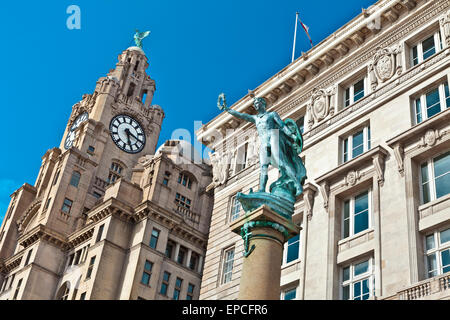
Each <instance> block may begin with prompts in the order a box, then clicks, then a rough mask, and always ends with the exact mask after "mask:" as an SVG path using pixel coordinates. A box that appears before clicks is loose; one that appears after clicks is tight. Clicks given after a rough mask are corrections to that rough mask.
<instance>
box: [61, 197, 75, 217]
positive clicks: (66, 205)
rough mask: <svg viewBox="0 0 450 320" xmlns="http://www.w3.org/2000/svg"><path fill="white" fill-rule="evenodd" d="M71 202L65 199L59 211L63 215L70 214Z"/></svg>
mask: <svg viewBox="0 0 450 320" xmlns="http://www.w3.org/2000/svg"><path fill="white" fill-rule="evenodd" d="M72 203H73V202H72V200H70V199H67V198H65V199H64V202H63V205H62V208H61V211H62V212H64V213H65V214H69V213H70V209H71V208H72Z"/></svg>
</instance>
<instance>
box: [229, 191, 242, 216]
mask: <svg viewBox="0 0 450 320" xmlns="http://www.w3.org/2000/svg"><path fill="white" fill-rule="evenodd" d="M240 214H241V203H240V202H239V200H238V199H236V195H234V196H233V197H231V210H230V221H234V220H236V219H237V218H239V216H240Z"/></svg>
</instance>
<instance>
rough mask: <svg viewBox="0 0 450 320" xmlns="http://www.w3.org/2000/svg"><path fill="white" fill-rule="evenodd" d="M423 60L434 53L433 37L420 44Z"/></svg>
mask: <svg viewBox="0 0 450 320" xmlns="http://www.w3.org/2000/svg"><path fill="white" fill-rule="evenodd" d="M422 51H423V60H425V59H427V58H428V57H430V56H432V55H433V54H435V53H436V49H435V46H434V35H433V36H431V37H429V38H428V39H426V40H424V41H423V42H422Z"/></svg>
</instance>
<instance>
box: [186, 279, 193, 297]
mask: <svg viewBox="0 0 450 320" xmlns="http://www.w3.org/2000/svg"><path fill="white" fill-rule="evenodd" d="M194 288H195V286H194V285H193V284H192V283H189V284H188V288H187V295H186V300H193V299H194Z"/></svg>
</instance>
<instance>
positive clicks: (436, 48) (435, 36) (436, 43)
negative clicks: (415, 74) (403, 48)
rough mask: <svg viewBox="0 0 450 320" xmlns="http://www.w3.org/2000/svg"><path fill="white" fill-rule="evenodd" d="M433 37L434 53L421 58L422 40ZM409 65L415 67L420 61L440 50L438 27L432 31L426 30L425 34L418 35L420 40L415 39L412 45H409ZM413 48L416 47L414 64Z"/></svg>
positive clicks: (440, 37) (440, 38) (440, 41)
mask: <svg viewBox="0 0 450 320" xmlns="http://www.w3.org/2000/svg"><path fill="white" fill-rule="evenodd" d="M431 37H433V40H434V53H433V54H432V55H431V56H429V57H427V58H426V59H424V58H423V42H425V40H428V39H429V38H431ZM409 47H410V48H409V65H410V66H411V67H415V66H417V65H419V64H421V63H422V62H424V61H426V60H428V59H429V58H431V57H432V56H434V55H435V54H437V53H438V52H440V51H442V49H443V48H442V35H441V33H440V29H439V28H438V29H437V30H434V31H433V32H428V33H427V34H426V35H425V36H422V37H420V40H417V41H415V42H414V44H413V45H411V46H409ZM414 48H417V63H416V64H414Z"/></svg>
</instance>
